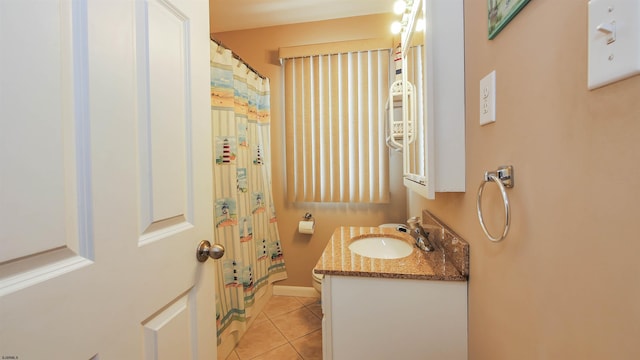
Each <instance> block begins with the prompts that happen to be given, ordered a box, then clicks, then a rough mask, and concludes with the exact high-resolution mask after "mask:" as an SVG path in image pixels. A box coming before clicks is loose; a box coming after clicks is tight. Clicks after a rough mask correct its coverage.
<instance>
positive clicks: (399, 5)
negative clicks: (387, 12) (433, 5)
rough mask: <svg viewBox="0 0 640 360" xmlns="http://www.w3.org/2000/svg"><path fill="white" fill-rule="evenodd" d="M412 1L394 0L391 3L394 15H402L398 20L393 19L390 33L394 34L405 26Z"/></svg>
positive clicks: (398, 32)
mask: <svg viewBox="0 0 640 360" xmlns="http://www.w3.org/2000/svg"><path fill="white" fill-rule="evenodd" d="M413 1H414V0H396V1H395V2H394V3H393V12H394V13H395V14H396V15H402V19H400V21H394V22H393V23H392V24H391V33H392V34H394V35H396V34H400V33H401V32H402V31H404V28H405V27H406V26H407V21H408V20H407V18H408V17H409V12H410V11H411V6H412V5H413Z"/></svg>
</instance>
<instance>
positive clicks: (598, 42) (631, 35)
mask: <svg viewBox="0 0 640 360" xmlns="http://www.w3.org/2000/svg"><path fill="white" fill-rule="evenodd" d="M639 22H640V1H638V0H590V1H589V25H588V26H589V28H588V42H589V60H588V61H589V74H588V78H589V79H588V87H589V89H595V88H598V87H601V86H604V85H607V84H610V83H613V82H616V81H619V80H622V79H625V78H628V77H630V76H633V75H636V74H640V23H639ZM612 40H613V41H612Z"/></svg>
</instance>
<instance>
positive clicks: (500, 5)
mask: <svg viewBox="0 0 640 360" xmlns="http://www.w3.org/2000/svg"><path fill="white" fill-rule="evenodd" d="M529 1H530V0H487V19H488V24H489V39H490V40H491V39H493V38H495V37H496V36H497V35H498V33H499V32H500V31H501V30H502V29H503V28H504V27H505V26H507V24H508V23H509V21H511V19H513V18H514V17H515V16H516V15H517V14H518V12H519V11H520V10H522V8H523V7H524V6H525V5H527V3H528V2H529Z"/></svg>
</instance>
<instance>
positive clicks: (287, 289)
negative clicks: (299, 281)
mask: <svg viewBox="0 0 640 360" xmlns="http://www.w3.org/2000/svg"><path fill="white" fill-rule="evenodd" d="M273 295H281V296H299V297H314V298H319V297H320V293H319V292H318V291H316V289H315V288H313V287H305V286H286V285H273Z"/></svg>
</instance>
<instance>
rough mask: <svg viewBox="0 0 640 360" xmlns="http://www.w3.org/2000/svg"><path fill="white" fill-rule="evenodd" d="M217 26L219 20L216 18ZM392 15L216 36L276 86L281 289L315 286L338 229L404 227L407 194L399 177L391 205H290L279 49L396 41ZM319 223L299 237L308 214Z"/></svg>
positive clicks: (394, 161) (395, 167)
mask: <svg viewBox="0 0 640 360" xmlns="http://www.w3.org/2000/svg"><path fill="white" fill-rule="evenodd" d="M214 21H215V15H214ZM391 21H392V20H391V17H390V15H372V16H365V17H359V18H351V19H345V20H333V21H323V22H317V23H312V24H311V23H307V24H298V25H289V26H277V27H269V28H261V29H254V30H245V31H234V32H226V33H217V34H214V36H215V38H216V39H218V40H220V41H222V42H223V43H224V44H225V45H227V46H229V48H231V49H232V50H233V51H234V52H235V53H237V54H238V55H240V56H241V57H242V59H243V60H245V61H246V62H247V63H249V64H250V65H251V66H252V67H253V68H255V69H256V70H258V71H259V72H260V73H261V74H263V75H265V76H267V77H269V79H270V81H271V117H272V124H271V139H272V157H273V192H274V202H275V208H276V212H277V216H278V230H279V232H280V237H281V240H282V249H283V252H284V256H285V261H286V264H287V273H288V276H289V277H288V279H287V280H285V281H282V282H279V283H278V284H279V285H290V286H311V270H312V269H313V267H314V266H315V264H316V262H317V261H318V259H319V258H320V255H321V254H322V250H324V247H325V245H326V244H327V242H328V240H329V238H330V237H331V234H332V233H333V230H334V229H335V228H336V227H338V226H342V225H357V226H374V225H379V224H382V223H389V222H393V223H398V222H404V221H406V219H407V216H406V209H407V205H406V195H405V190H404V188H403V187H402V182H401V179H400V178H399V177H392V179H391V187H392V193H391V204H389V205H355V204H293V203H289V202H287V201H286V193H285V187H284V184H285V167H284V165H285V152H284V151H285V149H284V143H283V142H284V108H283V105H284V100H283V98H282V93H283V91H282V81H281V80H282V71H281V67H280V61H279V59H278V49H279V48H280V47H287V46H297V45H307V44H315V43H324V42H333V41H343V40H356V39H367V38H378V37H389V42H390V43H391V37H390V34H389V33H388V31H387V29H388V28H389V24H391ZM400 161H401V159H400V155H399V154H393V155H392V156H391V164H390V166H391V173H393V174H398V175H400V174H401V171H402V170H401V167H400V166H401V163H400ZM307 211H309V212H311V213H312V214H313V216H314V217H315V219H316V231H315V233H314V234H313V235H302V234H300V233H298V231H297V230H298V221H299V220H301V219H302V216H303V215H304V214H305V212H307Z"/></svg>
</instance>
